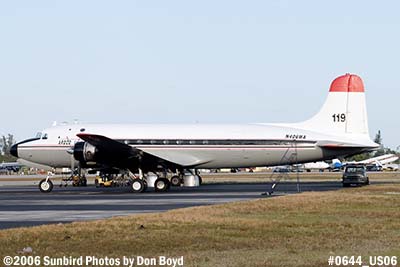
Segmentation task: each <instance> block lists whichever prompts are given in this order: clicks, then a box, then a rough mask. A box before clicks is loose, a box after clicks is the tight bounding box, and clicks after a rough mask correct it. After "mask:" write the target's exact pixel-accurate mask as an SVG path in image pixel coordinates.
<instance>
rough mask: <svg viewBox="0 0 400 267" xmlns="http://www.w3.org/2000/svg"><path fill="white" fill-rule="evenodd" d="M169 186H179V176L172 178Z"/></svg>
mask: <svg viewBox="0 0 400 267" xmlns="http://www.w3.org/2000/svg"><path fill="white" fill-rule="evenodd" d="M171 185H172V186H180V185H181V178H179V176H177V175H175V176H172V178H171Z"/></svg>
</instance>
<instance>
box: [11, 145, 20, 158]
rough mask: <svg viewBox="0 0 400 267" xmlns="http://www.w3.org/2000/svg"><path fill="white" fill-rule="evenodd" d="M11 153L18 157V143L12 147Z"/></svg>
mask: <svg viewBox="0 0 400 267" xmlns="http://www.w3.org/2000/svg"><path fill="white" fill-rule="evenodd" d="M10 154H11V155H13V156H14V157H16V158H18V145H17V144H15V145H13V146H12V147H11V148H10Z"/></svg>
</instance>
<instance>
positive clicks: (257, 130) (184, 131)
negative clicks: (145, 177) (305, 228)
mask: <svg viewBox="0 0 400 267" xmlns="http://www.w3.org/2000/svg"><path fill="white" fill-rule="evenodd" d="M79 133H90V134H98V135H103V136H107V137H108V138H110V139H114V140H118V141H120V142H123V143H125V144H128V145H130V146H132V147H135V148H138V149H140V150H142V151H144V152H146V153H149V154H151V155H154V156H156V157H159V158H162V159H164V160H168V161H171V162H174V163H177V164H179V165H181V166H184V167H193V168H225V167H226V168H236V167H256V166H273V165H280V164H282V163H283V162H284V164H287V163H288V162H289V163H293V164H294V163H302V162H310V161H317V160H323V159H331V158H334V157H337V156H340V155H342V154H347V153H349V151H347V150H333V151H325V150H324V149H323V148H321V147H320V146H318V144H319V143H321V142H324V143H329V142H335V143H338V142H342V143H347V144H349V143H352V144H355V145H354V146H355V147H357V145H358V144H359V145H360V147H361V146H363V147H364V148H365V147H368V146H370V147H374V146H375V144H374V143H372V142H370V140H360V139H359V138H357V136H353V137H352V138H349V136H329V135H326V134H321V133H318V132H313V131H307V130H304V129H298V128H293V127H290V126H279V125H271V124H245V125H241V124H237V125H235V124H228V125H212V124H211V125H200V124H191V125H147V124H87V125H83V124H74V125H63V126H55V127H52V128H48V129H46V130H44V131H43V133H42V135H41V139H38V140H34V141H30V142H26V143H22V144H19V145H18V157H20V158H22V159H25V160H28V161H31V162H34V163H38V164H44V165H48V166H51V167H57V168H60V167H70V166H71V162H72V161H75V160H74V159H73V157H72V155H71V154H70V153H68V150H71V148H72V147H73V145H74V144H75V143H76V142H78V141H82V140H80V138H79V137H77V134H79ZM354 152H357V151H356V149H354ZM289 158H290V159H289Z"/></svg>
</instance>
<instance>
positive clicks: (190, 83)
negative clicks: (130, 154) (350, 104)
mask: <svg viewBox="0 0 400 267" xmlns="http://www.w3.org/2000/svg"><path fill="white" fill-rule="evenodd" d="M398 3H399V2H398V1H261V0H260V1H251V0H246V1H232V0H229V1H228V0H226V1H222V0H220V1H205V0H202V1H171V0H169V1H0V36H1V38H0V88H1V89H0V90H1V110H2V117H1V124H0V134H7V133H12V134H14V135H15V136H16V137H17V139H24V138H28V137H31V136H33V135H34V134H35V133H36V132H37V131H39V130H41V129H42V128H46V127H48V126H50V125H51V124H52V123H53V121H59V122H61V121H73V120H74V119H78V120H80V121H82V122H108V123H109V122H115V123H136V122H139V123H171V122H174V123H197V122H198V123H210V122H211V123H232V122H234V123H236V122H237V123H245V122H246V123H247V122H296V121H301V120H304V119H307V118H309V117H311V116H312V115H313V114H314V113H316V112H317V111H318V110H319V108H320V107H321V105H322V104H323V102H324V101H325V97H326V95H327V92H328V89H329V84H330V83H331V81H332V80H333V79H334V78H335V77H337V76H339V75H342V74H344V73H346V72H350V73H356V74H358V75H360V76H361V77H362V78H363V80H364V83H365V87H366V92H367V102H368V113H369V125H370V135H371V137H374V135H375V133H376V132H377V131H378V129H380V130H381V131H382V135H383V141H384V144H385V145H387V146H390V147H392V148H393V149H395V148H396V147H397V146H398V145H400V140H399V132H398V124H399V115H400V113H399V105H400V102H399V100H400V90H399V89H400V67H399V66H400V16H399V10H400V5H399V4H398Z"/></svg>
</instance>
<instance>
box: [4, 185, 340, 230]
mask: <svg viewBox="0 0 400 267" xmlns="http://www.w3.org/2000/svg"><path fill="white" fill-rule="evenodd" d="M270 186H271V185H270V184H266V183H237V184H225V183H221V184H206V185H202V186H201V187H194V188H187V187H174V188H171V190H170V191H169V192H167V193H155V192H154V191H153V190H151V189H148V190H147V191H146V192H145V193H142V194H134V193H132V192H131V191H130V189H129V188H96V187H94V186H88V187H71V186H70V187H62V188H60V187H58V186H55V187H54V190H53V192H51V193H49V194H45V193H41V192H40V191H39V190H38V188H37V186H33V185H31V186H28V185H8V186H1V187H0V229H6V228H14V227H21V226H32V225H41V224H49V223H66V222H72V221H84V220H95V219H103V218H110V217H113V216H122V215H131V214H137V213H149V212H163V211H168V210H172V209H178V208H185V207H192V206H200V205H212V204H220V203H228V202H233V201H244V200H250V199H257V198H262V197H265V196H262V195H261V194H262V193H263V192H265V191H267V190H268V189H269V188H270ZM300 186H301V190H302V191H326V190H337V189H340V188H342V185H341V183H340V182H337V181H326V182H303V183H301V184H300ZM296 192H297V184H296V183H293V182H284V183H280V184H279V185H278V186H277V187H276V190H275V193H274V195H275V196H280V195H285V194H293V193H296Z"/></svg>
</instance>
